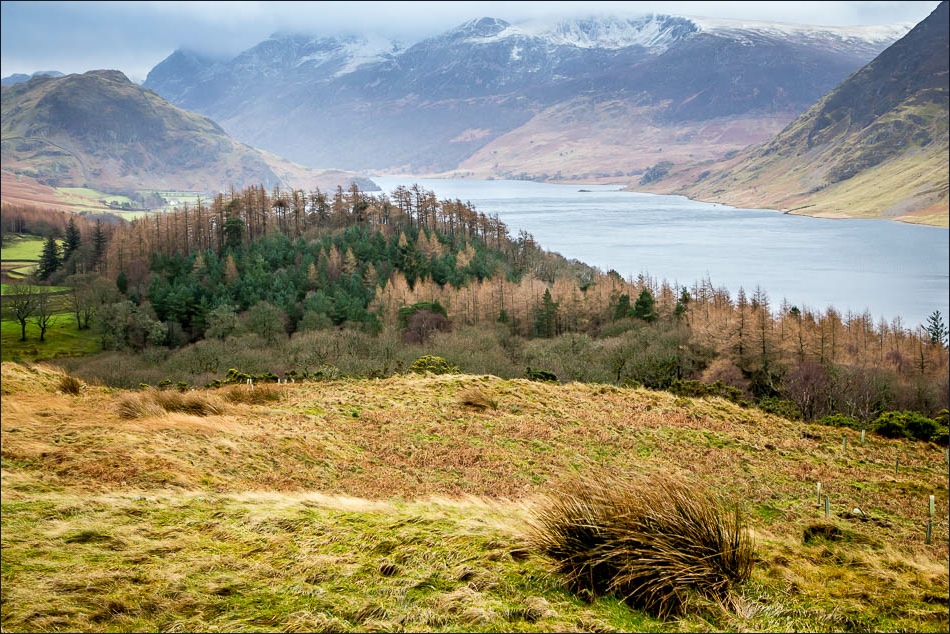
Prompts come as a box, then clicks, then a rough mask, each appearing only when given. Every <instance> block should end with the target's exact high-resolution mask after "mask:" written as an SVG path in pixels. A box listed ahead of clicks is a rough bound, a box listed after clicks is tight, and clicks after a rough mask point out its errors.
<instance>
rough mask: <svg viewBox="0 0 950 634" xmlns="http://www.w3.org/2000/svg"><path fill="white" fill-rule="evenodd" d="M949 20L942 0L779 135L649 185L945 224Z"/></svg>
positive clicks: (735, 200) (829, 212)
mask: <svg viewBox="0 0 950 634" xmlns="http://www.w3.org/2000/svg"><path fill="white" fill-rule="evenodd" d="M947 24H948V3H947V2H942V3H941V4H940V5H939V6H938V7H937V8H936V9H935V10H934V12H933V13H932V14H931V15H930V16H929V17H927V18H926V19H925V20H923V21H922V22H921V23H920V24H919V25H917V26H916V27H915V28H914V29H913V30H911V31H910V32H909V33H908V34H907V35H906V36H904V37H903V38H901V39H900V40H899V41H898V42H896V43H895V44H893V45H892V46H890V47H889V48H888V49H887V50H885V51H884V52H882V53H881V54H880V55H879V56H878V57H877V58H875V59H874V60H873V61H872V62H870V63H869V64H867V65H866V66H865V67H864V68H862V69H861V70H860V71H858V72H856V73H854V74H853V75H852V76H851V77H849V78H848V79H847V80H845V81H844V82H842V83H841V84H840V85H839V86H838V87H837V88H835V89H834V90H832V91H831V92H830V93H829V94H828V95H826V96H825V97H823V98H822V99H821V100H820V101H818V103H816V104H815V105H814V106H813V107H812V108H810V109H809V110H808V111H807V112H805V113H804V114H802V115H801V116H800V117H798V118H797V119H796V120H795V121H793V122H792V123H790V124H789V125H788V126H787V127H786V128H785V129H784V130H782V132H781V133H780V134H778V135H776V136H775V137H773V138H772V139H770V140H768V141H767V142H765V143H762V144H759V145H756V146H753V147H750V148H748V149H747V150H745V151H743V152H742V153H741V154H740V155H739V156H737V157H736V158H735V159H734V160H733V161H731V163H730V164H728V165H727V166H725V167H723V168H720V169H718V170H714V171H711V172H705V173H703V172H702V171H699V168H697V167H696V166H695V165H694V166H691V167H690V168H689V169H683V170H680V171H676V170H674V171H673V172H671V175H670V177H669V178H667V179H664V180H662V181H660V182H658V183H656V184H655V185H653V186H652V187H651V186H648V187H647V189H651V190H653V191H664V190H665V191H673V192H675V193H682V194H686V195H689V196H691V197H696V198H702V199H706V200H715V201H721V202H727V203H730V204H739V205H753V206H765V207H777V208H781V209H788V210H790V211H792V212H795V213H807V214H809V215H822V216H832V217H834V216H850V217H853V216H855V215H860V216H867V217H880V218H901V219H906V220H912V221H917V222H926V223H929V224H940V225H944V226H946V225H947V224H948V221H947V218H948V192H950V185H948V167H947V156H948V148H950V145H948V127H947V121H948V113H950V88H948V76H950V75H948V27H947ZM707 169H708V168H707ZM698 171H699V173H698V174H697V172H698ZM677 183H678V184H679V187H675V185H676V184H677Z"/></svg>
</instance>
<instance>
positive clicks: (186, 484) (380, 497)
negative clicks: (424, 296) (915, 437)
mask: <svg viewBox="0 0 950 634" xmlns="http://www.w3.org/2000/svg"><path fill="white" fill-rule="evenodd" d="M73 388H75V389H73ZM2 390H3V399H2V419H0V420H2V428H0V429H2V446H3V462H2V486H3V502H2V504H3V513H2V528H3V530H2V547H3V553H4V554H3V562H2V581H3V616H2V619H3V621H2V624H3V629H4V630H5V631H9V632H14V631H36V630H52V629H67V630H82V631H116V630H122V631H136V630H138V631H142V630H192V631H222V630H226V631H260V630H267V631H274V630H284V631H328V630H334V631H346V630H355V631H369V630H385V631H391V630H408V631H708V630H754V631H792V630H806V631H857V630H862V631H867V630H898V629H903V630H914V631H944V630H945V629H946V627H947V622H948V620H947V606H946V601H947V584H948V574H947V564H948V526H947V512H946V511H947V504H948V491H947V464H946V456H945V454H944V450H943V449H942V448H940V447H937V446H936V445H931V444H923V443H911V442H909V441H897V440H884V439H881V438H878V437H876V436H870V435H869V436H868V437H867V439H866V442H864V443H863V444H862V443H861V438H860V432H855V431H852V430H842V429H838V428H827V427H816V426H811V425H807V424H804V423H798V422H790V421H787V420H784V419H779V418H775V417H772V416H769V415H766V414H763V413H761V412H758V411H753V410H746V409H742V408H739V407H737V406H735V405H733V404H731V403H728V402H725V401H723V400H720V399H710V400H701V399H696V400H694V399H687V398H677V397H674V396H672V395H670V394H667V393H663V392H654V391H649V390H644V389H635V388H615V387H611V386H604V385H590V384H578V383H571V384H566V385H558V384H548V383H537V382H530V381H527V380H502V379H499V378H496V377H492V376H470V375H442V376H432V375H427V376H418V375H412V376H402V375H400V376H394V377H391V378H388V379H385V380H337V381H326V382H319V383H297V384H284V385H269V386H268V385H260V386H256V387H254V388H250V387H248V386H244V385H242V386H226V387H223V388H219V389H215V390H200V391H197V392H185V393H179V392H176V391H165V392H160V391H154V390H141V391H122V390H114V389H107V388H101V387H97V386H94V385H89V386H86V387H85V388H83V389H81V388H79V387H78V386H76V385H75V384H74V383H73V382H71V381H70V380H69V379H68V377H66V376H65V375H64V374H62V373H61V372H59V371H58V370H55V369H52V368H47V367H44V366H32V367H27V366H22V365H17V364H11V363H3V365H2ZM603 473H610V474H614V475H616V474H645V475H646V476H648V477H650V476H651V474H653V475H659V474H672V475H675V476H678V477H681V478H683V479H685V480H687V481H688V482H690V483H692V484H693V485H695V487H696V488H697V490H699V491H707V492H711V491H718V492H722V493H725V494H727V495H728V496H730V497H732V498H733V499H736V500H737V501H738V502H739V503H740V504H741V506H742V508H743V509H744V510H745V512H746V513H747V518H748V521H749V524H750V527H751V529H752V533H753V535H754V538H755V543H756V560H755V566H754V570H753V574H752V578H751V580H750V581H749V583H748V584H746V585H745V586H743V587H742V588H741V590H740V593H739V596H738V598H737V600H736V602H735V606H734V609H733V610H726V609H724V608H723V607H721V606H716V605H714V604H711V603H696V604H693V605H692V606H691V608H690V610H689V611H688V612H687V613H686V614H685V615H684V616H682V617H679V618H674V619H668V620H659V619H655V618H652V617H649V616H647V615H646V614H644V613H642V612H639V611H636V610H632V609H630V608H629V607H627V606H626V605H625V604H623V603H622V602H621V601H619V600H618V599H616V598H611V597H601V598H596V599H593V600H584V599H583V598H581V597H578V596H575V595H574V594H572V593H571V592H569V591H568V590H567V589H566V586H565V584H564V580H563V579H562V578H561V577H560V576H559V574H558V573H557V572H556V571H555V567H554V565H553V562H552V561H550V560H549V559H548V558H546V557H544V556H541V555H540V554H539V553H538V552H537V549H536V548H535V547H534V546H533V542H532V541H531V540H530V539H529V536H530V532H529V530H528V526H529V524H530V522H531V521H532V518H533V517H534V513H535V512H536V509H537V508H538V505H539V504H540V503H541V502H542V501H543V500H544V496H545V495H546V494H548V493H550V492H551V491H552V490H553V487H557V486H559V485H561V484H563V483H565V482H568V481H569V480H570V478H571V477H572V476H574V475H577V474H581V475H585V476H595V477H596V476H597V474H603ZM818 482H821V483H822V487H823V488H822V491H823V492H824V493H826V494H827V495H828V496H829V498H830V500H829V501H830V505H829V510H830V517H828V518H826V517H825V514H824V510H823V507H822V506H819V505H818V501H817V494H816V487H817V483H818ZM930 495H934V496H935V498H936V511H937V512H936V518H935V522H934V529H933V535H934V539H933V543H932V544H929V545H928V544H925V543H924V535H925V526H926V520H927V517H928V512H927V501H928V497H929V496H930ZM855 509H859V510H855Z"/></svg>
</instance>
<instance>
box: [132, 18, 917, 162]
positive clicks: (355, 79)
mask: <svg viewBox="0 0 950 634" xmlns="http://www.w3.org/2000/svg"><path fill="white" fill-rule="evenodd" d="M907 28H909V27H905V26H896V27H887V28H855V29H829V28H812V27H809V28H805V27H800V28H799V27H791V26H789V25H773V24H752V23H750V24H746V23H738V22H737V23H732V22H720V23H704V22H703V21H701V20H694V19H690V18H684V17H679V16H666V15H649V16H642V17H638V18H619V17H616V16H599V17H591V18H589V19H572V20H556V19H552V20H550V21H547V22H530V23H522V24H512V23H509V22H506V21H504V20H500V19H496V18H482V19H478V20H472V21H470V22H467V23H465V24H462V25H460V26H459V27H457V28H455V29H452V30H450V31H448V32H446V33H443V34H442V35H440V36H437V37H433V38H429V39H426V40H423V41H421V42H418V43H416V44H414V45H411V46H409V47H407V48H401V47H400V46H398V45H395V44H393V43H385V42H380V43H375V44H374V43H371V42H369V41H367V40H365V39H361V38H349V39H347V38H319V39H318V38H308V37H306V36H299V35H297V36H292V35H286V34H283V35H275V36H273V37H271V38H270V39H269V40H267V41H265V42H263V43H261V44H260V45H258V46H256V47H254V48H252V49H250V50H248V51H245V52H244V53H242V54H241V55H239V56H237V57H236V58H234V59H233V60H229V61H212V60H207V59H202V58H200V57H199V56H195V55H191V54H188V53H186V52H184V51H178V52H176V53H174V54H172V55H171V56H170V57H169V58H168V59H166V60H165V61H163V62H162V63H161V64H159V65H158V66H156V67H155V68H154V69H153V70H152V72H151V73H149V76H148V78H147V80H146V82H145V84H144V85H145V86H147V87H149V88H151V89H153V90H155V91H156V92H158V93H159V94H162V95H163V96H165V97H166V98H167V99H169V100H170V101H172V102H173V103H176V104H177V105H180V106H183V107H188V108H190V109H194V110H195V111H197V112H201V113H202V114H205V115H207V116H210V117H212V118H213V119H214V120H215V121H218V122H219V123H220V124H221V125H222V126H223V127H224V128H225V129H226V130H227V131H228V132H229V133H230V134H232V135H233V136H235V138H239V139H241V140H243V141H245V142H247V143H250V144H252V145H254V146H255V147H260V148H266V149H268V150H270V151H273V152H276V153H279V154H282V155H284V156H288V157H289V158H291V159H292V160H295V161H297V162H300V163H304V164H308V165H313V166H321V167H331V166H332V167H339V168H345V169H366V170H370V169H374V170H385V171H396V170H405V171H409V172H414V173H431V172H442V171H446V170H455V169H461V170H466V171H469V172H471V173H475V174H478V175H492V176H504V175H510V174H516V173H521V172H524V173H525V175H526V176H527V177H532V178H538V177H540V176H541V175H542V173H547V174H548V175H549V176H553V175H554V174H555V173H556V172H558V171H561V172H563V174H562V176H564V177H568V176H571V175H573V176H579V175H581V174H584V173H593V172H601V171H603V169H602V166H603V168H604V169H606V168H608V167H609V170H608V172H609V173H610V174H614V173H615V172H616V171H617V170H618V169H619V170H620V171H621V173H623V174H626V173H639V172H641V171H642V170H643V169H645V167H647V166H649V165H650V164H652V162H655V160H654V159H655V156H656V154H658V153H660V152H673V153H674V154H680V155H682V156H684V157H688V156H689V155H691V154H693V155H698V156H700V157H705V156H721V155H722V154H723V153H724V152H726V151H728V150H732V149H737V148H739V147H742V146H744V145H745V144H747V143H748V142H750V140H754V141H760V140H764V139H766V138H768V136H770V135H771V134H774V133H775V132H777V131H778V129H780V127H781V126H782V125H784V124H786V123H787V122H788V121H790V120H791V119H792V118H794V116H796V115H797V114H799V113H800V112H802V111H803V110H804V109H805V108H807V107H808V106H809V105H811V104H812V103H814V101H815V100H816V99H818V98H819V97H820V96H822V95H823V94H825V93H826V92H827V91H828V90H830V89H831V88H832V87H833V86H835V85H836V84H837V83H838V82H840V81H841V80H842V79H843V78H844V77H846V76H847V75H848V74H849V73H851V72H853V71H854V70H856V69H858V68H860V67H861V66H862V65H863V64H865V63H867V62H868V61H870V60H871V59H873V57H874V56H875V55H877V54H878V53H879V52H880V51H881V50H883V49H884V48H885V47H886V46H887V45H889V44H890V43H892V42H893V41H895V40H896V39H897V38H898V37H900V35H902V34H903V33H905V32H906V30H907ZM617 113H623V114H622V116H617ZM536 118H537V119H536ZM261 121H266V122H267V125H265V126H262V125H260V122H261ZM604 123H608V125H606V126H605V125H602V124H604ZM737 123H738V126H737V125H736V124H737ZM707 124H708V125H711V126H712V129H713V130H714V132H713V134H714V135H718V136H722V137H726V138H725V140H724V141H723V143H722V144H721V145H717V144H710V143H708V142H707V141H708V140H707V138H704V136H705V135H704V132H705V131H706V130H707ZM681 128H685V129H686V131H687V132H688V134H681V133H680V129H681ZM740 128H746V129H748V130H750V131H751V133H749V132H742V131H740V133H739V134H738V135H737V136H735V138H733V137H732V136H730V135H729V134H728V131H730V130H737V129H740ZM654 129H655V130H658V132H657V134H656V144H655V145H654V144H652V143H651V144H650V145H649V146H648V147H644V148H641V147H640V144H638V143H637V142H636V140H637V139H640V138H641V137H642V136H643V134H644V130H654ZM531 130H544V131H548V132H549V135H550V137H551V139H550V142H551V144H552V145H553V146H557V145H561V146H565V147H564V148H562V149H561V150H553V149H552V150H551V151H550V152H540V153H539V152H536V151H535V150H536V149H537V143H532V141H533V140H535V139H533V138H532V137H533V136H534V135H535V134H536V133H535V132H530V131H531ZM602 130H609V134H608V133H606V132H602ZM750 136H751V139H750ZM617 145H622V146H626V150H627V154H626V155H625V154H624V153H623V152H619V153H615V152H613V149H614V148H615V147H616V146H617ZM567 146H571V147H569V148H568V147H567ZM572 156H574V157H575V159H572V158H571V157H572ZM576 157H583V160H576ZM588 175H589V174H588Z"/></svg>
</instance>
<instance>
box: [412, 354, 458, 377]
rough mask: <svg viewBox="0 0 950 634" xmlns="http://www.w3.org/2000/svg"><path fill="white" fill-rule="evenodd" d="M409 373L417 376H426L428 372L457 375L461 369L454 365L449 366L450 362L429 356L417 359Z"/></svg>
mask: <svg viewBox="0 0 950 634" xmlns="http://www.w3.org/2000/svg"><path fill="white" fill-rule="evenodd" d="M409 371H410V372H415V373H416V374H426V373H427V372H431V373H432V374H456V373H458V371H459V369H458V367H456V366H454V365H449V362H448V361H446V360H445V359H443V358H442V357H436V356H433V355H429V354H427V355H424V356H421V357H419V358H418V359H416V360H415V361H414V362H413V363H412V365H411V366H409Z"/></svg>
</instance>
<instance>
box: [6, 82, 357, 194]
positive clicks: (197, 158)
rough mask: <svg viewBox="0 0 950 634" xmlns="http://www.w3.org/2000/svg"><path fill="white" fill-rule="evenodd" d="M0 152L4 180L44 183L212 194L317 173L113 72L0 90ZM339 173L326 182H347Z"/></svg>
mask: <svg viewBox="0 0 950 634" xmlns="http://www.w3.org/2000/svg"><path fill="white" fill-rule="evenodd" d="M2 149H3V163H2V167H3V170H4V173H5V175H6V174H9V173H12V174H16V175H19V176H21V177H27V178H29V179H35V181H37V182H38V183H39V184H41V185H48V186H53V187H67V186H69V187H91V188H94V189H100V190H104V191H117V190H139V189H182V190H192V191H206V192H216V191H220V190H221V189H225V188H228V187H230V186H233V187H235V188H241V187H245V186H248V185H263V186H265V187H268V188H271V187H274V186H277V185H288V184H291V183H290V182H288V179H292V181H293V184H295V185H296V186H304V184H303V182H304V181H306V180H307V178H308V177H309V178H312V179H313V180H314V181H315V182H316V181H319V180H320V178H322V177H323V176H325V175H323V174H318V173H316V172H314V171H313V170H309V169H307V168H302V167H301V166H294V165H292V164H290V163H289V162H287V161H285V160H282V159H280V158H278V157H276V156H273V155H269V154H266V153H263V152H260V151H258V150H256V149H254V148H252V147H249V146H247V145H245V144H242V143H239V142H237V141H235V140H233V139H232V138H231V137H229V136H228V135H227V134H226V133H225V132H224V130H222V129H221V127H220V126H218V125H217V124H216V123H214V122H213V121H211V120H210V119H208V118H206V117H203V116H200V115H197V114H194V113H191V112H188V111H186V110H183V109H181V108H178V107H176V106H173V105H171V104H169V103H168V102H166V101H165V100H164V99H162V98H161V97H159V96H158V95H157V94H155V93H154V92H152V91H151V90H147V89H145V88H142V87H141V86H139V85H137V84H134V83H132V82H131V81H129V80H128V78H127V77H126V76H125V75H123V74H122V73H121V72H119V71H114V70H98V71H91V72H88V73H84V74H81V75H80V74H76V75H66V76H63V77H50V76H35V77H33V78H32V79H30V80H29V81H27V82H22V83H17V84H14V85H11V86H4V87H3V88H2ZM343 176H344V175H343V173H342V172H337V173H336V175H335V176H334V177H333V178H332V179H331V180H332V181H333V182H334V186H335V184H341V185H343V186H346V185H347V184H348V183H349V182H350V180H351V179H349V178H345V177H343ZM351 176H352V175H351ZM5 183H6V179H5ZM324 186H326V185H325V184H324ZM4 189H6V185H5V187H4Z"/></svg>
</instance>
